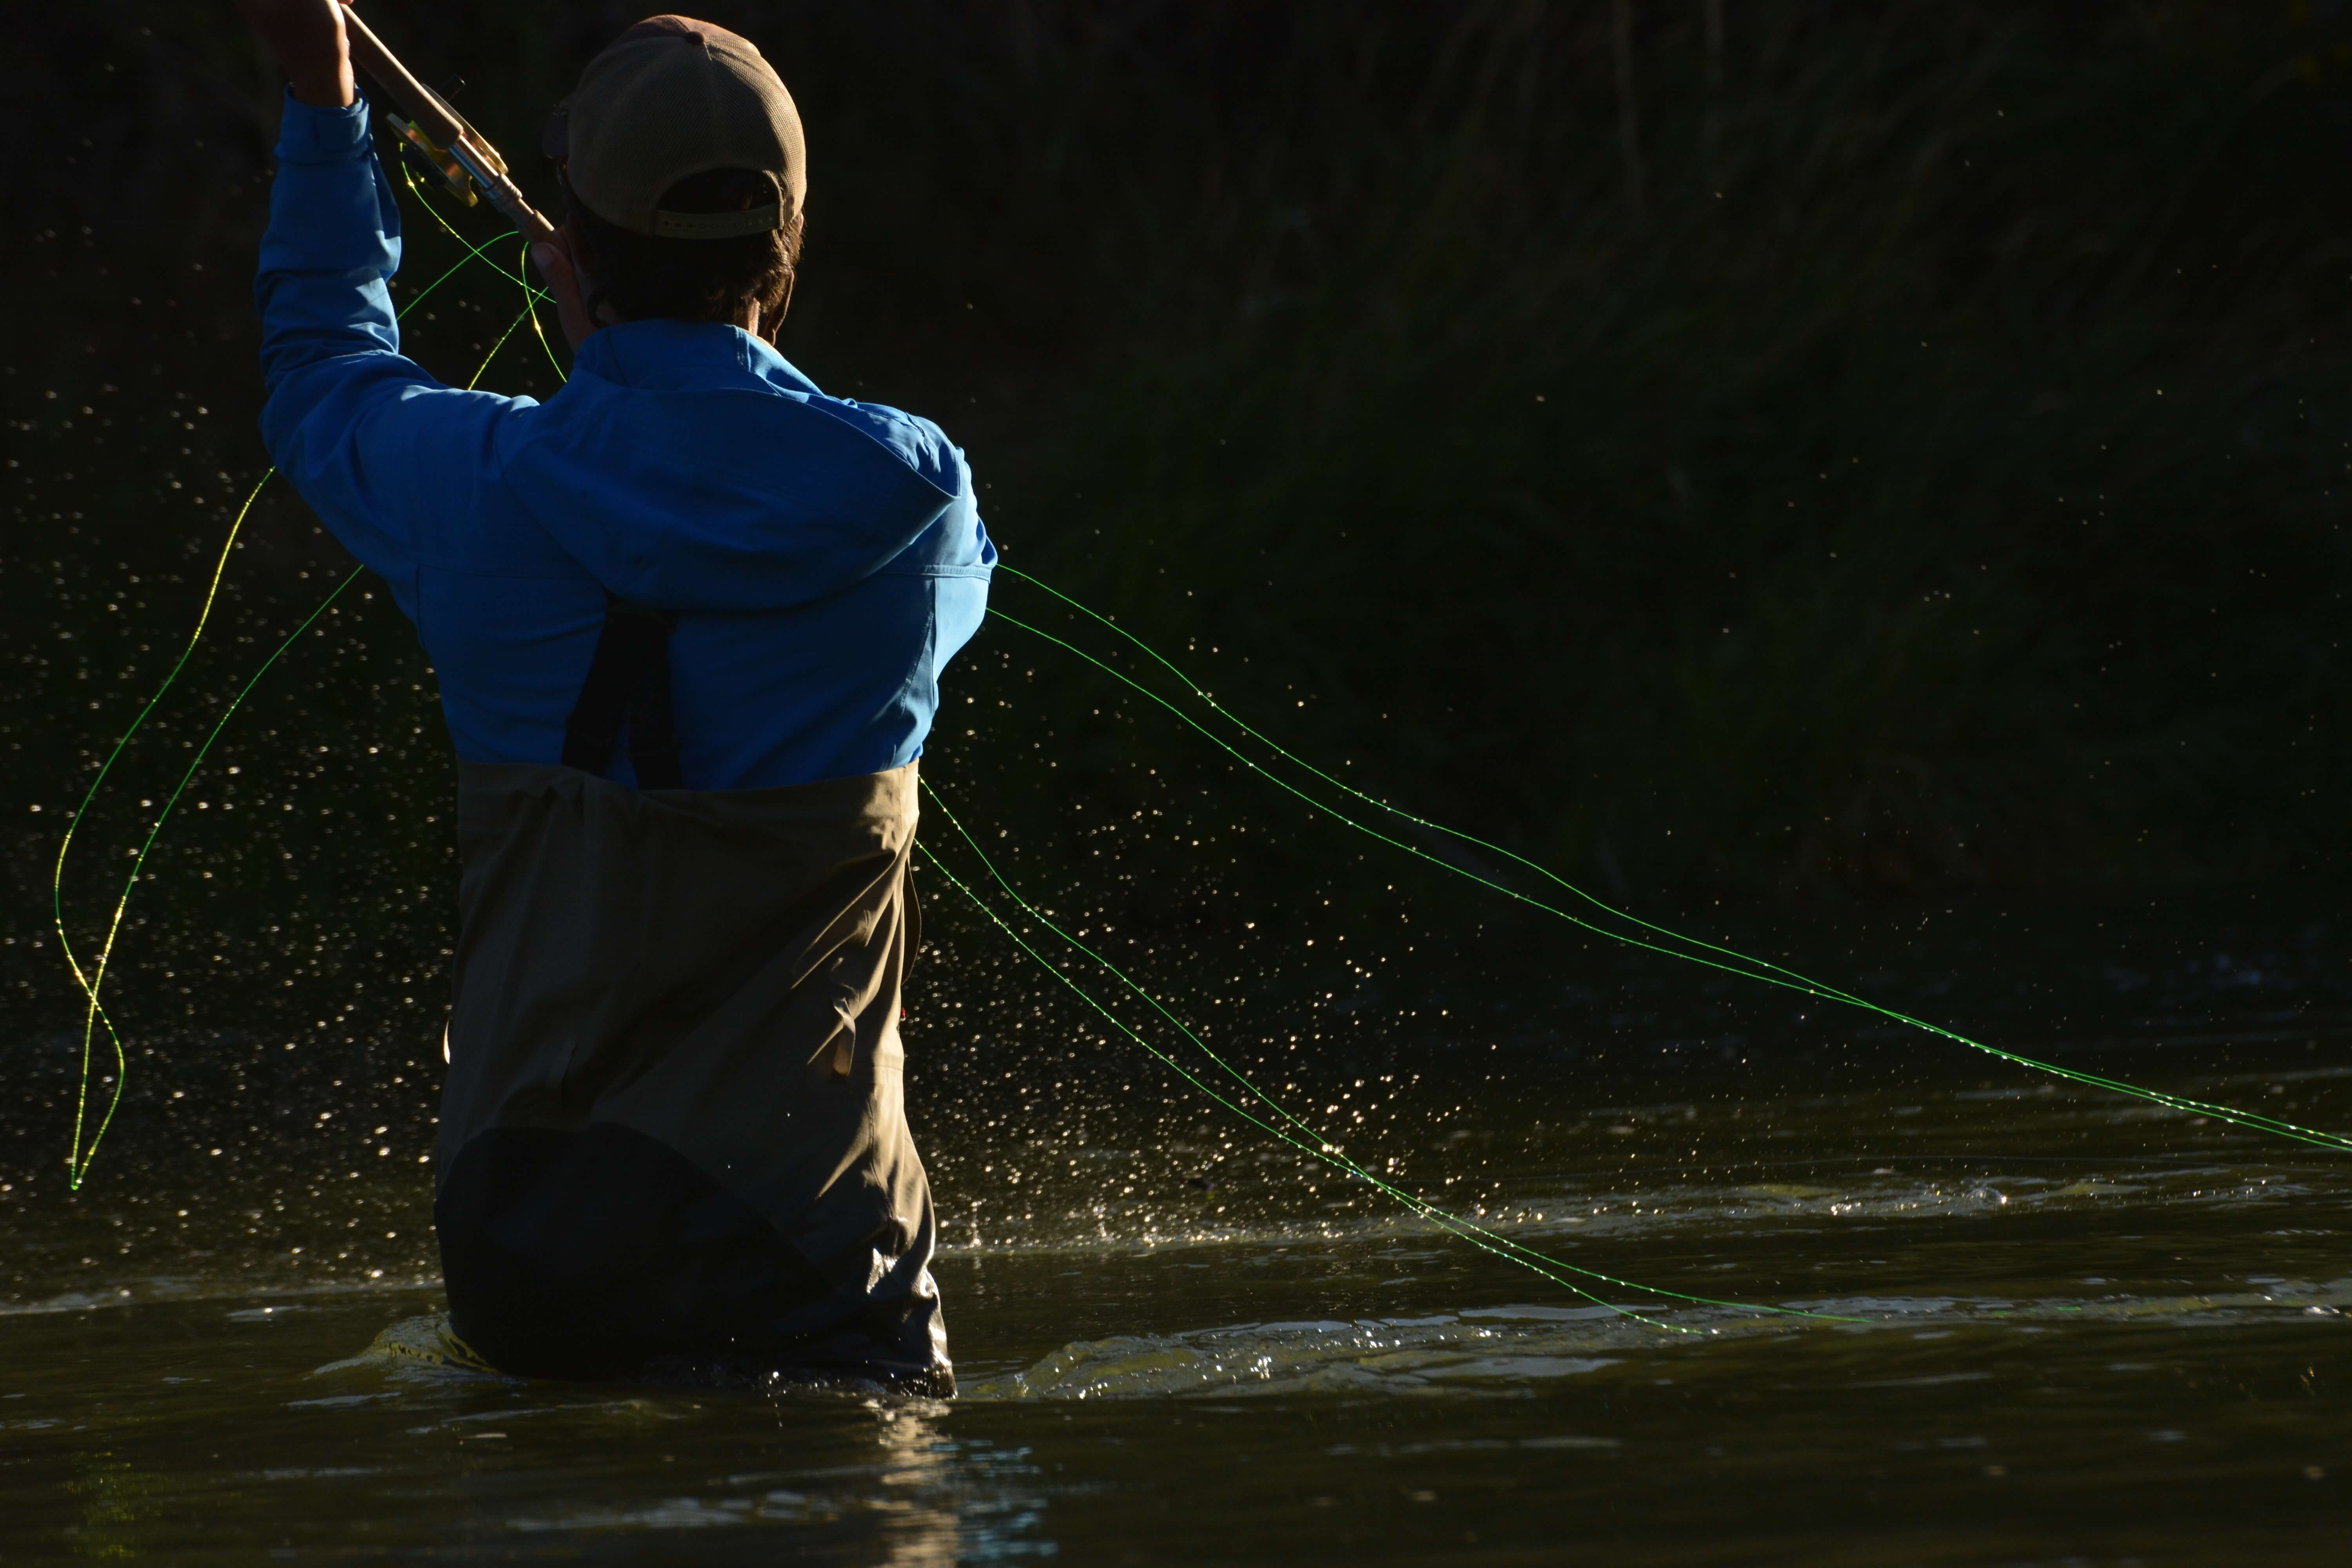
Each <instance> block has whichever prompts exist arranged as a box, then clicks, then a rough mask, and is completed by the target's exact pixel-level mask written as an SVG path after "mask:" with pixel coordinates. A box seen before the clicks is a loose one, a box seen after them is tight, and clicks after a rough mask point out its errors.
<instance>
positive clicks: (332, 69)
mask: <svg viewBox="0 0 2352 1568" xmlns="http://www.w3.org/2000/svg"><path fill="white" fill-rule="evenodd" d="M236 8H237V10H238V11H239V12H240V13H242V14H243V15H244V16H245V19H246V21H247V23H249V24H251V26H252V27H253V30H254V31H255V32H256V33H257V34H258V35H260V37H261V42H262V45H263V47H266V48H268V50H269V52H270V53H271V54H272V55H274V56H276V57H277V59H278V67H279V68H281V69H283V70H284V71H285V72H286V76H287V80H288V82H289V85H290V86H291V87H292V88H293V89H294V96H295V97H296V98H297V99H299V100H301V101H302V102H304V103H308V104H312V105H315V106H317V107H318V108H320V109H342V108H347V107H349V106H350V105H351V104H352V102H354V101H355V100H357V99H358V97H359V92H358V89H357V88H356V87H355V86H354V85H353V83H352V51H351V46H350V44H349V43H348V42H347V41H346V40H345V38H344V37H343V8H342V7H341V5H337V4H336V3H335V0H236Z"/></svg>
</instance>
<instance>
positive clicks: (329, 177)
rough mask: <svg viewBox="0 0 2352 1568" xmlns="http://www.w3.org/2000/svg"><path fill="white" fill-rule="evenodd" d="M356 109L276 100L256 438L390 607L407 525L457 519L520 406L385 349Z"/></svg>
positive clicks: (392, 346)
mask: <svg viewBox="0 0 2352 1568" xmlns="http://www.w3.org/2000/svg"><path fill="white" fill-rule="evenodd" d="M367 114H368V110H367V104H366V101H365V100H361V101H360V102H358V103H355V104H353V105H352V106H351V107H350V108H348V109H320V108H315V107H313V106H311V105H309V104H305V103H301V102H299V101H297V100H295V99H294V98H293V97H292V96H290V95H289V97H288V98H287V100H286V112H285V120H284V121H283V124H282V126H281V129H280V131H279V134H278V178H277V183H276V184H275V186H274V187H273V189H272V190H271V193H270V205H269V227H268V232H267V233H266V234H265V235H264V236H263V237H262V242H261V266H260V273H259V276H258V277H257V279H256V280H255V285H254V292H255V297H256V300H257V302H258V304H259V306H260V309H261V364H262V375H263V380H264V383H265V384H266V386H267V388H268V401H267V403H266V404H265V405H264V406H263V409H262V414H261V434H262V439H263V441H264V442H265V443H266V444H267V445H268V448H269V453H270V456H271V458H274V459H275V460H276V462H277V464H278V469H279V471H280V472H281V473H283V474H284V475H285V476H286V478H287V479H289V481H290V482H291V483H292V484H293V486H294V488H295V489H296V490H297V491H299V493H300V494H301V496H302V499H303V500H307V501H309V502H310V505H311V507H312V508H313V509H314V510H317V512H318V513H319V515H320V518H321V519H322V520H323V521H325V522H326V524H327V526H328V527H329V528H330V529H331V530H332V531H334V533H335V535H336V537H337V538H339V539H341V541H342V542H343V543H344V545H345V546H347V547H348V548H349V549H350V550H351V551H352V553H353V554H355V555H357V556H358V557H359V558H360V559H361V560H362V561H363V562H365V563H367V564H368V565H369V566H371V567H373V568H374V569H375V570H376V571H377V572H378V573H380V574H383V576H384V578H385V579H386V581H387V582H388V583H390V584H391V585H392V587H393V589H394V594H395V595H397V596H399V597H401V598H402V599H403V600H404V601H405V599H406V597H407V590H408V581H409V579H410V578H411V577H413V575H414V572H413V568H414V566H415V562H416V560H417V558H418V556H419V554H420V553H421V552H425V550H426V548H427V544H426V541H425V539H424V538H423V537H421V531H423V530H425V529H426V528H436V529H437V528H440V527H446V526H450V525H455V524H457V523H458V522H459V521H460V519H462V517H463V516H464V515H465V514H466V512H467V510H468V507H469V503H471V502H472V501H473V500H474V499H475V498H476V497H477V496H478V487H479V484H480V482H481V480H482V479H484V478H485V477H486V476H487V475H488V474H489V473H491V472H492V471H494V464H493V460H492V459H493V453H492V443H493V437H494V432H495V430H496V427H497V426H498V424H499V420H500V419H501V418H503V417H504V416H508V415H509V414H511V413H513V412H515V411H517V410H519V409H521V408H527V407H530V406H532V402H531V400H530V399H529V398H508V397H499V396H497V395H493V394H489V393H477V392H461V391H457V390H455V389H452V388H450V387H447V386H445V385H443V384H441V383H440V382H438V381H436V379H435V378H434V377H433V376H432V375H430V374H427V373H426V372H425V369H424V367H423V366H421V365H419V364H417V363H415V361H413V360H410V359H407V358H404V356H403V355H402V354H401V353H400V328H399V324H398V322H397V321H396V320H395V318H394V311H393V306H392V291H391V289H390V287H389V284H390V281H391V279H392V276H393V274H394V272H395V271H396V270H397V269H398V268H399V266H400V253H401V241H400V213H399V208H398V205H397V204H396V203H395V202H394V197H393V192H392V187H391V184H390V183H389V182H388V181H387V180H386V179H385V178H384V174H383V167H382V166H381V165H380V164H379V163H377V161H376V156H375V149H374V145H373V141H372V139H371V138H370V136H369V133H368V120H367ZM404 607H408V606H407V605H405V604H404Z"/></svg>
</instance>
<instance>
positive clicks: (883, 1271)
mask: <svg viewBox="0 0 2352 1568" xmlns="http://www.w3.org/2000/svg"><path fill="white" fill-rule="evenodd" d="M674 623H675V617H674V616H665V615H661V614H658V613H656V612H650V611H646V610H640V609H636V608H633V607H630V606H626V605H618V604H615V605H613V606H611V608H610V609H609V610H608V612H607V615H606V617H605V622H604V634H603V636H602V637H601V638H600V639H599V640H598V643H597V647H596V652H595V655H594V658H593V661H592V663H591V665H590V668H589V672H588V677H587V679H586V681H585V683H584V684H583V687H582V689H581V692H580V698H579V701H578V703H577V705H576V706H575V707H574V709H573V711H572V721H571V724H570V726H569V728H568V730H567V732H566V736H565V742H564V751H563V764H562V765H561V766H542V765H507V764H496V765H492V764H480V763H461V764H460V765H459V782H458V809H457V832H458V842H459V847H460V850H461V852H462V855H463V858H464V874H463V879H462V881H461V883H460V887H459V903H460V907H461V911H462V918H463V927H462V934H461V935H460V937H459V939H458V947H457V965H456V968H457V1001H456V1005H455V1008H454V1010H453V1012H452V1015H451V1018H450V1026H449V1076H448V1081H447V1083H446V1088H445V1089H444V1091H443V1096H442V1110H441V1127H440V1137H439V1144H438V1150H437V1153H436V1162H437V1163H436V1170H437V1171H438V1173H439V1177H440V1182H439V1186H438V1188H437V1190H436V1195H435V1200H434V1219H435V1222H436V1226H437V1227H438V1230H439V1234H440V1244H441V1258H442V1268H443V1273H444V1277H445V1279H446V1285H447V1289H448V1294H449V1311H450V1318H451V1326H452V1328H453V1330H454V1331H456V1333H457V1335H458V1336H459V1337H460V1338H462V1339H463V1340H465V1341H466V1342H467V1343H468V1344H469V1345H470V1346H471V1347H472V1348H473V1349H474V1350H475V1351H477V1352H479V1353H480V1354H481V1355H482V1356H483V1357H484V1358H485V1359H486V1360H488V1362H489V1363H491V1364H493V1365H495V1366H497V1367H498V1368H499V1369H500V1370H502V1371H505V1372H509V1373H520V1374H524V1375H532V1376H557V1377H599V1376H618V1375H634V1374H649V1375H655V1376H672V1377H685V1378H691V1379H698V1380H699V1379H715V1380H719V1381H727V1382H740V1381H752V1382H756V1381H761V1380H765V1379H770V1378H776V1377H781V1378H783V1379H787V1380H792V1379H822V1378H869V1379H873V1380H875V1381H877V1382H881V1383H884V1384H889V1385H892V1386H896V1387H900V1388H905V1389H908V1390H909V1391H913V1392H921V1393H929V1394H940V1395H945V1394H951V1393H953V1392H954V1377H953V1373H952V1372H951V1370H950V1364H949V1362H948V1356H947V1333H946V1328H945V1325H944V1322H943V1321H942V1319H941V1317H940V1301H939V1292H938V1289H937V1288H936V1287H935V1286H934V1284H933V1283H932V1280H931V1277H930V1258H931V1251H932V1247H933V1242H934V1221H933V1216H932V1211H931V1199H930V1187H929V1183H928V1182H927V1180H926V1179H925V1177H924V1174H923V1166H922V1162H921V1160H920V1159H919V1158H918V1156H917V1155H916V1152H915V1146H914V1142H913V1140H912V1139H911V1137H910V1136H909V1135H908V1131H907V1122H906V1111H905V1104H904V1100H903V1095H902V1087H901V1085H902V1075H903V1064H904V1061H905V1050H904V1047H902V1046H901V1045H900V1043H899V1038H898V1018H899V1010H900V994H901V988H902V986H903V984H904V983H905V979H906V974H907V971H908V966H909V964H910V963H911V962H912V959H913V956H914V952H915V949H916V946H917V945H918V943H919V940H920V918H919V911H918V910H917V907H916V903H915V895H914V889H913V887H912V885H911V884H910V883H909V881H908V853H909V851H910V849H911V848H912V847H913V844H914V837H915V818H916V788H915V764H914V763H908V764H907V765H906V766H904V767H899V768H894V769H891V770H889V771H888V772H887V773H869V774H866V775H863V776H861V777H855V778H842V779H827V780H824V781H821V782H819V783H816V784H795V785H793V786H790V787H787V788H783V789H762V790H688V789H683V788H680V787H679V786H678V785H679V775H678V766H677V737H676V735H675V733H674V732H673V726H672V721H671V716H670V702H669V684H670V683H669V665H668V645H669V633H670V629H671V626H673V625H674ZM624 731H626V734H627V737H628V742H629V753H630V757H631V761H632V763H633V765H634V766H635V770H636V773H637V777H638V780H639V783H640V786H641V787H639V788H637V789H630V788H627V787H625V786H624V785H621V784H614V783H613V782H612V781H610V780H609V779H606V778H604V777H603V776H601V775H602V774H603V773H604V769H605V768H606V766H607V765H608V764H609V763H610V760H611V757H612V754H613V752H614V748H615V746H616V745H617V744H618V742H619V741H620V738H621V736H622V734H623V732H624Z"/></svg>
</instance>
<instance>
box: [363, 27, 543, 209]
mask: <svg viewBox="0 0 2352 1568" xmlns="http://www.w3.org/2000/svg"><path fill="white" fill-rule="evenodd" d="M342 13H343V34H344V37H346V38H347V39H348V40H349V43H350V47H351V51H352V64H353V65H355V66H357V67H359V68H360V69H362V70H363V71H365V72H367V74H368V78H369V79H370V80H372V81H373V82H374V83H375V84H376V85H377V86H378V87H380V88H382V89H383V90H384V94H385V96H387V97H389V98H390V99H391V100H393V102H394V103H395V104H397V105H399V107H400V108H401V110H404V112H405V113H406V114H407V116H408V118H407V119H405V120H404V119H402V118H401V117H400V116H399V115H397V114H394V113H393V112H392V110H383V119H384V123H386V124H387V125H390V126H391V127H392V129H393V131H394V133H396V134H397V135H398V136H399V137H400V139H401V140H402V141H404V142H407V143H408V144H409V145H410V146H411V147H413V148H415V150H416V151H417V153H419V154H420V155H422V156H423V158H424V159H425V163H426V164H428V165H429V166H430V167H431V168H432V169H433V170H434V171H435V172H436V174H439V175H440V176H441V180H442V183H443V184H446V185H447V186H448V188H449V193H450V195H454V196H456V197H457V199H458V200H459V201H461V202H463V203H465V204H466V205H467V206H472V205H475V203H476V200H477V198H476V195H475V192H476V191H477V190H479V191H480V193H481V195H483V196H487V197H488V198H489V203H490V205H492V206H494V207H496V208H498V210H499V211H500V212H502V213H504V214H505V215H506V216H507V217H508V218H509V220H511V221H512V222H513V224H514V226H515V227H516V228H517V229H518V230H519V231H520V233H521V235H522V237H523V239H524V241H525V242H526V243H529V244H537V243H538V242H539V241H541V240H543V239H547V238H551V237H552V236H553V235H554V233H555V226H554V225H553V224H551V223H550V222H548V221H547V219H546V218H545V217H544V216H541V214H540V212H539V211H538V209H537V208H535V207H533V206H532V205H530V203H529V202H527V201H525V200H524V199H523V195H522V191H521V188H520V187H519V186H518V185H516V184H515V183H514V177H513V176H512V175H511V174H509V173H508V172H507V161H506V160H505V159H504V158H502V157H500V156H499V150H498V149H497V148H496V147H493V146H491V145H490V139H489V138H488V137H487V136H485V135H483V134H482V133H481V132H478V131H477V130H475V129H474V127H473V126H472V125H471V124H470V123H469V122H468V121H467V119H466V117H465V116H464V115H462V114H460V113H458V112H457V110H455V109H454V108H452V107H451V106H450V103H449V100H447V99H446V98H444V97H442V96H441V95H440V94H439V93H437V92H436V91H434V90H433V89H431V88H429V87H426V86H425V84H424V83H423V82H421V81H419V80H417V79H416V77H415V74H414V73H412V72H411V71H410V70H409V68H407V67H406V66H404V65H402V64H401V63H400V58H399V57H398V56H396V55H394V53H393V52H392V50H391V49H389V48H387V47H385V46H384V42H383V39H382V38H379V37H376V36H375V31H374V29H373V28H371V27H370V26H368V25H367V24H366V23H365V22H363V21H362V20H360V15H359V13H358V12H357V11H354V10H352V8H351V7H350V6H349V5H345V6H343V7H342Z"/></svg>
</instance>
